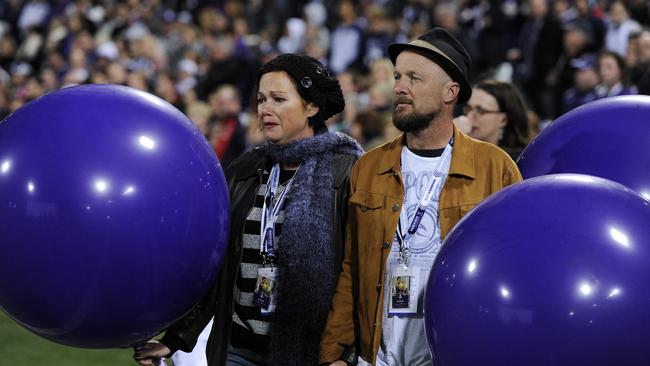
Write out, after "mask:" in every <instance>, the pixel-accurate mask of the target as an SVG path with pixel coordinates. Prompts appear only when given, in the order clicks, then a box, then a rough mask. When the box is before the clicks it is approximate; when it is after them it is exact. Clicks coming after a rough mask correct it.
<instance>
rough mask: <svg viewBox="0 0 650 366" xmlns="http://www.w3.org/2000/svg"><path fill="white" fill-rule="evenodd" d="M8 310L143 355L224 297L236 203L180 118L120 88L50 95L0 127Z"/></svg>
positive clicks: (1, 299)
mask: <svg viewBox="0 0 650 366" xmlns="http://www.w3.org/2000/svg"><path fill="white" fill-rule="evenodd" d="M0 222H2V224H1V225H0V307H1V308H2V309H3V310H4V311H5V312H7V314H9V316H11V317H12V318H13V319H15V320H16V321H17V322H18V323H20V324H21V325H22V326H24V327H25V328H27V329H29V330H31V331H32V332H34V333H36V334H38V335H40V336H42V337H44V338H47V339H49V340H52V341H54V342H58V343H62V344H66V345H71V346H77V347H86V348H109V347H129V346H133V345H135V344H138V343H141V342H143V341H145V340H147V339H149V338H150V337H152V336H154V335H155V334H157V333H159V332H160V331H161V330H163V329H164V328H166V327H167V326H169V325H170V324H171V323H172V322H174V321H175V320H177V319H178V318H180V317H181V316H183V314H184V313H186V312H187V311H188V310H189V309H190V308H191V307H192V305H193V304H194V303H196V302H197V301H198V300H199V299H200V297H201V296H203V295H204V294H205V292H206V291H207V289H208V288H209V287H210V285H211V283H212V280H213V278H214V276H215V274H216V271H217V267H218V265H219V263H220V260H221V258H222V256H223V253H224V249H225V246H226V244H227V236H228V228H229V202H228V191H227V187H226V182H225V179H224V176H223V172H222V170H221V166H220V164H219V161H218V160H217V158H216V156H215V154H214V151H213V150H212V148H211V147H210V146H209V144H208V143H207V141H206V140H205V139H204V138H203V136H202V135H201V133H200V132H199V131H198V129H197V128H196V127H194V126H193V125H192V123H191V122H190V121H189V120H188V119H187V118H186V117H185V116H184V115H183V114H182V113H181V112H180V111H178V110H177V109H175V108H174V107H173V106H171V105H170V104H169V103H167V102H165V101H163V100H162V99H160V98H158V97H156V96H153V95H151V94H148V93H145V92H141V91H138V90H135V89H131V88H127V87H123V86H116V85H84V86H77V87H70V88H66V89H61V90H58V91H55V92H52V93H50V94H47V95H45V96H43V97H40V98H38V99H36V100H34V101H32V102H30V103H28V104H26V105H25V106H23V107H22V108H20V109H18V110H17V111H16V112H15V113H13V114H11V115H10V116H8V117H7V118H6V119H5V120H4V121H3V122H2V123H0Z"/></svg>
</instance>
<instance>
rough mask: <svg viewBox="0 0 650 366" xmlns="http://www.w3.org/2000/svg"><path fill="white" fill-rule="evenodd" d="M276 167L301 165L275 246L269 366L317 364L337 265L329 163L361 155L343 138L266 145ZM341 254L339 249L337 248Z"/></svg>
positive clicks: (329, 136) (330, 136)
mask: <svg viewBox="0 0 650 366" xmlns="http://www.w3.org/2000/svg"><path fill="white" fill-rule="evenodd" d="M265 149H267V153H268V155H269V156H270V157H271V159H272V160H273V161H274V162H281V163H293V164H295V163H300V168H299V169H298V171H297V172H296V175H295V176H294V178H293V183H292V184H291V191H290V192H289V196H288V198H287V199H288V201H287V206H286V209H285V219H284V223H283V225H282V232H281V233H280V238H279V245H278V261H279V266H280V273H281V275H282V279H281V281H279V285H278V305H277V308H276V313H275V319H274V322H273V324H272V326H271V329H270V334H269V335H270V339H271V341H270V344H269V350H270V355H269V360H268V361H267V362H268V364H269V365H290V366H291V365H296V366H306V365H316V364H317V363H318V344H319V342H320V335H321V332H322V330H323V328H324V326H325V321H326V320H327V314H328V312H329V308H330V300H331V296H332V294H333V292H334V288H335V286H336V281H337V278H338V274H339V271H340V264H339V263H334V262H335V258H336V252H335V250H337V248H333V245H332V240H333V233H332V209H333V195H334V190H333V173H334V172H333V162H334V160H333V159H334V156H335V154H345V155H353V156H357V157H358V156H360V155H361V153H362V152H363V150H362V149H361V147H360V146H359V144H358V143H357V142H356V141H355V140H353V139H352V138H350V137H349V136H347V135H344V134H340V133H323V134H320V135H316V136H314V137H311V138H307V139H302V140H298V141H295V142H292V143H289V144H286V145H279V146H278V145H272V144H268V145H266V146H265ZM338 250H340V249H338Z"/></svg>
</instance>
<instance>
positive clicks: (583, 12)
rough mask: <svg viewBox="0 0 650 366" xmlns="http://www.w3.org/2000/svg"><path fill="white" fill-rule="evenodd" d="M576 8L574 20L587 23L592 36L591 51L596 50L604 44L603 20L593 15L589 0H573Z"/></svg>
mask: <svg viewBox="0 0 650 366" xmlns="http://www.w3.org/2000/svg"><path fill="white" fill-rule="evenodd" d="M574 3H575V8H576V15H577V16H576V18H575V21H576V22H582V23H586V24H589V28H590V30H591V32H592V33H591V34H592V36H593V40H592V45H593V51H594V52H597V51H598V50H600V49H602V48H603V45H604V44H605V32H606V28H605V22H604V21H603V20H602V19H601V18H599V17H597V16H595V15H594V11H593V7H592V5H591V1H589V0H575V2H574Z"/></svg>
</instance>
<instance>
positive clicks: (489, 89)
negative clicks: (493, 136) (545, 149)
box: [475, 80, 530, 148]
mask: <svg viewBox="0 0 650 366" xmlns="http://www.w3.org/2000/svg"><path fill="white" fill-rule="evenodd" d="M475 88H477V89H481V90H483V91H485V92H486V93H488V94H490V95H491V96H493V97H494V99H496V101H497V104H498V105H499V111H501V112H503V113H505V115H506V126H505V127H504V129H503V137H502V139H501V141H500V142H499V146H502V147H506V148H520V147H525V146H526V145H527V144H528V142H529V141H530V133H529V124H528V108H527V107H526V102H525V101H524V98H523V97H522V96H521V93H520V92H519V90H517V88H516V87H515V86H514V85H512V84H510V83H506V82H503V81H498V80H483V81H480V82H479V83H477V84H476V85H475Z"/></svg>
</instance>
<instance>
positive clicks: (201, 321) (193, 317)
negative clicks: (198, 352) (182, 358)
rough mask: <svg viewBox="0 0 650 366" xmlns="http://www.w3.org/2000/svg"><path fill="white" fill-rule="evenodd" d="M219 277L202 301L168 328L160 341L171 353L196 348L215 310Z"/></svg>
mask: <svg viewBox="0 0 650 366" xmlns="http://www.w3.org/2000/svg"><path fill="white" fill-rule="evenodd" d="M217 279H218V276H217ZM217 279H215V281H214V284H213V285H212V287H211V288H210V289H209V291H208V293H207V294H206V295H205V296H204V297H203V298H202V299H201V301H199V302H198V303H197V304H196V305H194V306H193V307H192V309H191V310H190V311H189V312H188V313H187V314H185V316H183V317H182V318H180V319H179V320H177V321H176V322H175V323H174V324H172V325H171V326H170V327H169V328H167V331H166V332H165V335H164V336H163V337H162V339H161V340H160V342H162V343H163V344H164V345H165V346H167V347H168V348H169V349H170V350H171V353H174V352H176V351H179V350H180V351H183V352H192V350H193V349H194V346H195V345H196V341H197V339H198V338H199V335H200V334H201V332H202V331H203V329H204V328H205V327H206V325H208V323H209V322H210V319H211V318H212V316H213V315H214V312H215V309H214V307H215V305H216V299H215V296H216V294H217V288H216V286H217V284H218V280H217Z"/></svg>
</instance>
